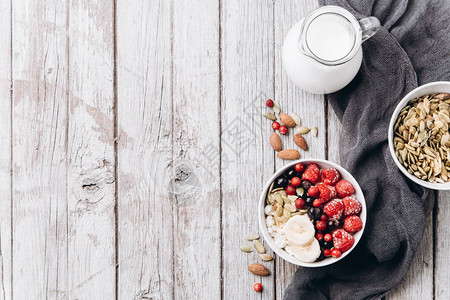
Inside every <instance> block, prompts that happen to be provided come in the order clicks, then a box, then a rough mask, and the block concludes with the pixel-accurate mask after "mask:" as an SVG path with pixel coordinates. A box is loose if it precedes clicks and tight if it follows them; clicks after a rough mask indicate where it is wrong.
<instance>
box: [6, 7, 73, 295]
mask: <svg viewBox="0 0 450 300" xmlns="http://www.w3.org/2000/svg"><path fill="white" fill-rule="evenodd" d="M66 8H67V7H66V5H65V3H61V2H59V1H46V2H42V1H15V2H14V3H13V6H12V32H13V41H12V54H13V62H12V63H13V67H12V70H13V73H12V77H13V80H14V83H13V87H14V91H13V102H14V103H13V127H12V132H13V151H14V153H13V208H12V209H13V212H12V217H13V222H14V224H13V296H14V298H16V299H32V298H40V299H43V298H48V297H52V298H58V297H62V296H63V295H64V291H65V290H66V287H67V244H66V231H67V223H66V220H67V207H66V201H65V199H66V176H65V175H66V165H65V156H66V151H65V140H66V126H65V125H66V121H67V119H66V107H67V106H66V105H67V104H66V103H67V101H66V90H67V80H66V74H67V64H66V61H67V59H66V58H67V56H66V49H67V47H66ZM30 283H32V284H30Z"/></svg>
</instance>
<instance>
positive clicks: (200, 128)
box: [162, 0, 221, 299]
mask: <svg viewBox="0 0 450 300" xmlns="http://www.w3.org/2000/svg"><path fill="white" fill-rule="evenodd" d="M193 20H195V21H193ZM172 22H173V40H172V42H173V44H172V47H173V48H172V54H173V55H172V60H173V61H172V67H173V68H172V71H173V73H172V80H173V81H172V88H173V93H172V101H173V103H174V105H173V163H172V167H173V169H172V170H173V172H172V176H171V177H170V180H171V183H170V185H169V186H170V187H171V188H172V195H171V196H172V197H171V200H172V202H171V204H172V209H173V214H174V222H173V232H174V243H173V255H174V266H173V267H174V286H175V288H174V298H175V299H204V298H210V297H213V298H214V297H218V296H219V295H220V291H221V280H220V265H221V252H220V251H221V239H220V236H221V232H220V159H219V157H220V139H219V136H220V114H219V110H220V105H219V91H220V88H219V72H220V70H219V1H217V0H211V1H195V0H175V1H174V2H173V21H172ZM187 24H189V26H186V25H187ZM162 188H165V187H162ZM199 283H201V284H199Z"/></svg>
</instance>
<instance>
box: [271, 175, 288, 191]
mask: <svg viewBox="0 0 450 300" xmlns="http://www.w3.org/2000/svg"><path fill="white" fill-rule="evenodd" d="M288 184H289V181H288V180H287V178H286V177H283V176H281V177H278V178H277V179H275V184H274V188H279V187H282V188H286V187H287V186H288Z"/></svg>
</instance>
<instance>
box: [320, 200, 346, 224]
mask: <svg viewBox="0 0 450 300" xmlns="http://www.w3.org/2000/svg"><path fill="white" fill-rule="evenodd" d="M323 212H324V213H326V214H327V215H328V217H330V219H333V220H340V219H341V218H342V214H343V213H344V204H343V203H342V200H341V199H334V200H331V201H330V202H328V203H327V204H325V206H324V207H323Z"/></svg>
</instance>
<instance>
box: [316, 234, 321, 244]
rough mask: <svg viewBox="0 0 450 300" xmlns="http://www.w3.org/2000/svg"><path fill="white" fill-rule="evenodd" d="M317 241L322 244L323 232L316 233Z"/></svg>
mask: <svg viewBox="0 0 450 300" xmlns="http://www.w3.org/2000/svg"><path fill="white" fill-rule="evenodd" d="M316 239H317V240H318V241H319V242H320V241H321V240H323V233H322V232H318V233H316Z"/></svg>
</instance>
